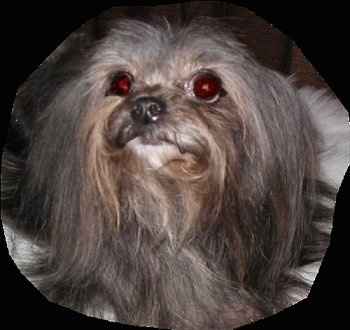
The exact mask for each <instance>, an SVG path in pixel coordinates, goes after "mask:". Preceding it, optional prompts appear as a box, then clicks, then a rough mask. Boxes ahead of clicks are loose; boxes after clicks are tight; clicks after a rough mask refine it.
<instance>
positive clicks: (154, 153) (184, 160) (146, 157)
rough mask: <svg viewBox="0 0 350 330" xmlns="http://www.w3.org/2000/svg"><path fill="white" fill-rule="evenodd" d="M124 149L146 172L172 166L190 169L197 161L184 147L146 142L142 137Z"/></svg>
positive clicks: (166, 142)
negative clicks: (141, 164)
mask: <svg viewBox="0 0 350 330" xmlns="http://www.w3.org/2000/svg"><path fill="white" fill-rule="evenodd" d="M125 148H126V149H127V150H129V151H131V152H132V153H133V155H134V157H136V158H137V159H138V160H139V161H140V162H142V163H143V164H144V166H145V168H146V169H148V170H156V171H161V170H164V169H165V168H166V167H169V166H170V165H173V164H181V165H183V166H185V167H186V168H191V167H193V166H194V165H195V163H196V162H197V160H198V156H197V155H195V154H194V153H193V152H191V151H190V150H188V149H186V148H185V147H181V146H179V145H177V144H175V143H172V142H170V141H155V140H148V139H145V138H144V137H142V136H141V137H136V138H134V139H132V140H130V141H129V142H128V143H127V144H126V146H125Z"/></svg>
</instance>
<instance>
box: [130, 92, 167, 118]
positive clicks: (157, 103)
mask: <svg viewBox="0 0 350 330" xmlns="http://www.w3.org/2000/svg"><path fill="white" fill-rule="evenodd" d="M164 112H165V104H164V103H163V102H162V101H161V100H159V99H158V98H156V97H140V98H138V99H136V100H135V101H134V102H133V104H132V110H131V116H132V118H133V119H134V120H135V121H137V122H139V123H142V124H150V123H155V122H156V121H158V119H159V117H160V115H161V114H162V113H164Z"/></svg>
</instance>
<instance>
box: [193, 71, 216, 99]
mask: <svg viewBox="0 0 350 330" xmlns="http://www.w3.org/2000/svg"><path fill="white" fill-rule="evenodd" d="M192 91H193V94H194V95H195V96H196V97H197V98H199V99H201V100H203V101H207V102H214V101H216V100H217V98H218V97H219V96H220V93H221V92H222V87H221V81H220V79H219V78H217V77H215V76H214V75H212V74H211V73H209V72H200V73H198V74H197V75H196V76H195V78H194V79H193V86H192Z"/></svg>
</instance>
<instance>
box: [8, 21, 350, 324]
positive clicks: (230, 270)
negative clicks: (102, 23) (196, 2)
mask: <svg viewBox="0 0 350 330" xmlns="http://www.w3.org/2000/svg"><path fill="white" fill-rule="evenodd" d="M330 126H332V127H334V130H329V129H328V128H329V127H330ZM348 134H349V133H348V125H347V118H346V112H345V110H344V109H343V107H342V106H341V104H340V103H339V102H338V101H337V100H335V99H332V98H331V97H329V96H327V94H326V93H325V92H324V91H319V90H316V89H312V88H303V89H297V88H296V87H295V86H294V84H293V81H292V80H291V79H290V78H287V77H284V76H282V75H281V74H279V73H277V72H275V71H273V70H270V69H268V68H265V67H263V66H262V65H260V64H259V63H258V62H257V61H256V60H255V59H254V58H253V56H252V55H251V54H250V53H249V52H248V51H247V50H246V48H245V47H244V46H243V45H242V44H241V43H240V42H239V41H238V39H237V38H236V37H235V32H234V31H232V30H231V27H230V24H225V22H219V21H218V20H216V19H213V18H207V17H197V18H194V19H193V20H191V21H189V22H187V23H183V22H178V23H170V22H168V21H167V20H166V19H164V18H161V17H158V18H153V19H152V20H139V19H127V18H120V19H117V20H116V21H115V22H113V23H112V24H111V27H110V29H109V30H108V32H107V33H106V35H104V36H103V37H101V38H100V39H98V40H91V38H88V37H87V36H86V35H85V34H84V33H82V32H80V33H77V34H75V35H74V36H73V37H72V38H70V39H69V40H68V41H66V42H65V43H64V44H63V45H62V46H61V47H60V48H59V49H58V50H57V51H56V52H55V53H54V54H53V55H51V56H50V57H49V58H48V60H47V61H46V62H44V63H43V64H42V65H41V67H40V68H39V69H38V70H37V71H36V72H35V73H34V74H33V75H32V76H31V77H30V78H29V79H28V80H27V81H26V83H25V84H24V85H23V86H22V87H21V89H20V90H19V93H18V95H17V99H16V102H15V106H14V110H13V113H12V118H11V124H10V128H9V133H8V141H7V145H6V149H5V152H4V156H3V165H2V170H3V179H2V184H3V186H2V214H3V219H4V228H5V232H6V237H7V242H8V245H9V250H10V251H11V254H12V256H13V258H14V259H15V260H16V263H17V264H18V266H19V268H20V269H21V271H23V272H24V274H26V276H28V278H29V279H30V280H31V281H32V282H33V283H34V284H35V285H36V286H37V287H38V288H39V290H40V291H41V292H42V293H43V294H44V295H45V296H46V297H47V298H48V299H50V300H51V301H53V302H56V303H58V304H61V305H64V306H66V307H69V308H71V309H73V310H76V311H79V312H82V313H85V314H87V315H90V316H94V317H99V318H104V319H109V320H114V321H118V322H121V323H127V324H134V325H147V326H155V327H160V328H179V329H184V328H186V329H204V328H205V329H208V328H215V329H227V328H230V329H231V328H236V327H238V326H241V325H244V324H247V323H250V322H253V321H255V320H258V319H261V318H263V317H266V316H268V315H271V314H274V313H276V312H278V311H280V310H282V309H284V308H286V307H288V306H290V305H291V304H293V303H295V302H296V301H298V300H300V299H302V298H304V297H306V296H307V294H308V292H309V289H310V287H311V285H312V281H313V279H314V277H315V276H316V273H317V270H318V267H319V265H320V262H321V261H322V258H323V256H324V254H325V251H326V249H327V247H328V243H329V239H330V231H331V221H332V214H333V208H334V200H335V194H336V189H337V188H338V187H339V185H340V182H341V180H342V176H343V174H344V171H345V170H346V166H347V165H348V158H347V157H348V151H347V150H348V148H349V141H348V140H349V139H348Z"/></svg>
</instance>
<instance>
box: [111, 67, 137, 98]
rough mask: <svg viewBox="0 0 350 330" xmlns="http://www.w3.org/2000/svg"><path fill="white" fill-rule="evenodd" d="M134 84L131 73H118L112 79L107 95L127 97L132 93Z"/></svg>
mask: <svg viewBox="0 0 350 330" xmlns="http://www.w3.org/2000/svg"><path fill="white" fill-rule="evenodd" d="M133 84H134V79H133V76H132V75H131V74H130V73H128V72H126V71H121V72H118V73H116V74H115V75H114V76H113V77H112V80H111V82H110V85H109V89H108V91H107V92H106V95H118V96H125V95H127V94H129V93H130V92H131V91H132V88H133Z"/></svg>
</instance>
